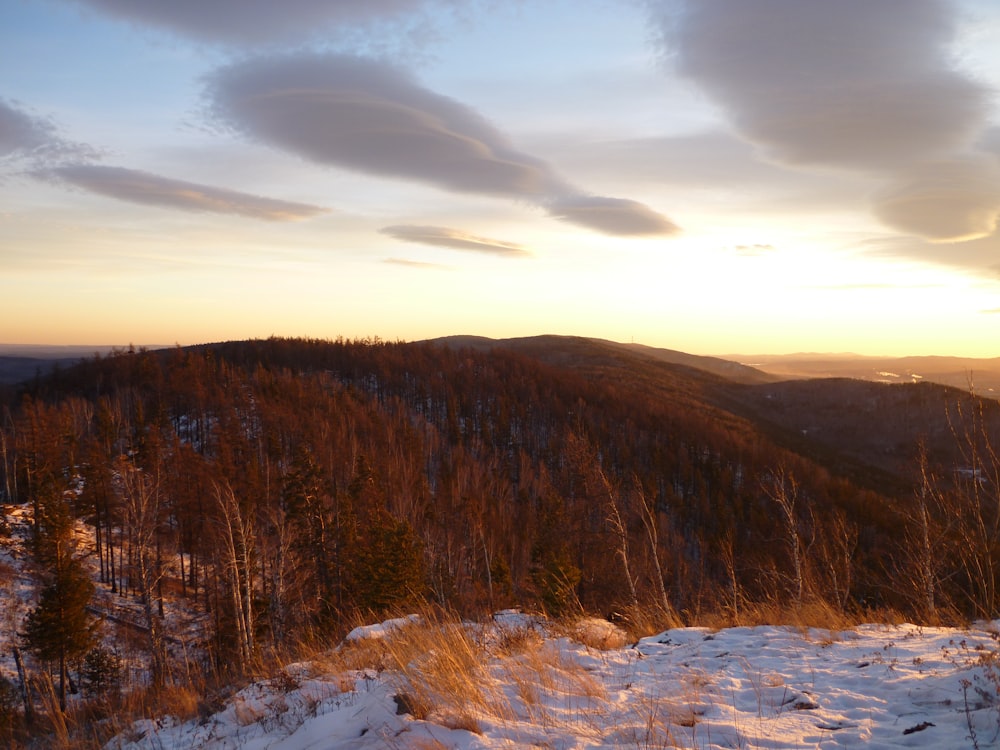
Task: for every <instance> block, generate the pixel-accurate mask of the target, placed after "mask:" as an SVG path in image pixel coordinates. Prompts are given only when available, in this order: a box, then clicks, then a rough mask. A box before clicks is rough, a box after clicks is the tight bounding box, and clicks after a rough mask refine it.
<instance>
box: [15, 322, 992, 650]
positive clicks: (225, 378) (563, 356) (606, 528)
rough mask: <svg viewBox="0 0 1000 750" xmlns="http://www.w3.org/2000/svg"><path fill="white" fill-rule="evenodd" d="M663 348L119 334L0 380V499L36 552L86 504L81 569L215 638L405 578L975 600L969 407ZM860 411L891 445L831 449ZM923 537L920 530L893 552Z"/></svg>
mask: <svg viewBox="0 0 1000 750" xmlns="http://www.w3.org/2000/svg"><path fill="white" fill-rule="evenodd" d="M669 359H670V358H669V357H665V356H663V355H662V354H661V353H650V352H647V351H643V350H641V349H635V348H629V347H623V346H621V345H615V344H610V343H608V342H600V341H593V340H588V339H576V338H557V337H546V338H541V339H529V340H514V341H510V342H494V343H491V344H489V345H486V343H485V342H483V341H478V342H470V341H464V342H463V341H456V340H452V341H445V342H420V343H386V342H380V341H334V342H331V341H318V340H297V339H275V338H272V339H268V340H257V341H245V342H228V343H220V344H213V345H206V346H200V347H192V348H186V349H184V348H176V349H171V350H161V351H155V352H148V351H136V352H118V353H114V354H112V355H110V356H106V357H94V358H93V359H90V360H87V361H86V362H84V363H82V364H80V365H78V366H76V367H73V368H68V369H66V370H62V371H59V372H58V373H55V374H54V375H53V376H51V377H50V378H47V379H42V380H37V381H34V382H33V383H32V386H31V388H30V390H29V392H28V393H24V394H20V396H19V397H18V398H16V399H12V400H11V403H10V404H9V405H8V406H7V407H6V408H5V410H4V414H3V420H2V427H3V432H2V437H3V443H2V455H0V459H2V461H3V464H2V466H0V471H2V475H0V480H2V481H0V492H3V493H4V495H6V496H7V499H8V500H9V502H12V503H14V502H16V503H29V504H31V506H32V507H33V510H34V513H35V518H36V519H42V520H41V521H36V527H35V535H36V538H37V540H38V541H37V546H38V548H39V549H43V548H44V547H45V544H44V538H45V537H46V535H48V534H50V533H56V531H53V529H57V528H58V527H59V526H58V524H55V523H54V522H52V523H49V522H48V521H44V519H52V518H60V517H64V516H66V515H71V516H73V517H76V518H79V519H83V520H84V521H86V523H87V524H89V525H90V527H91V528H93V529H94V531H95V534H94V536H93V541H92V544H93V545H94V548H93V549H92V550H88V551H89V552H91V553H93V554H92V557H91V559H92V560H93V561H94V565H95V568H94V575H95V576H96V577H99V579H100V580H99V581H98V583H100V584H103V585H105V586H109V587H112V588H113V589H114V590H116V591H119V592H121V593H123V594H125V593H130V594H134V595H137V596H140V597H141V598H142V599H143V600H144V601H147V602H148V601H149V600H150V598H151V597H152V598H154V599H157V600H159V601H162V598H161V597H162V596H163V594H162V588H158V589H156V590H152V589H150V588H149V584H148V581H147V583H143V581H144V580H146V579H144V578H142V577H141V576H140V577H138V578H137V577H136V576H137V573H136V570H137V568H136V565H137V562H136V561H143V565H145V566H152V568H151V570H152V573H151V575H152V578H151V579H150V580H155V581H157V582H158V584H157V585H158V586H159V585H161V583H162V582H163V581H168V582H169V586H168V590H171V591H175V592H178V594H179V595H180V596H181V597H185V598H187V599H189V600H190V603H191V606H195V607H198V608H202V609H204V610H205V612H206V613H207V614H209V615H211V617H210V618H209V619H208V620H207V621H209V622H212V623H215V626H214V638H215V639H214V641H213V644H214V648H215V649H216V653H218V654H224V653H229V652H230V651H237V652H241V653H247V652H249V650H251V649H252V648H260V647H262V645H264V644H269V643H270V644H276V643H278V642H285V641H286V640H287V639H288V638H290V637H296V636H303V635H304V634H306V633H315V632H318V631H322V630H324V629H332V630H336V629H340V628H343V627H345V625H346V624H347V623H350V622H353V620H352V618H353V617H354V616H355V615H356V613H358V612H365V613H371V612H376V613H377V612H383V611H387V610H391V609H394V608H397V607H400V606H403V605H404V604H405V603H406V602H409V601H411V600H412V599H414V598H429V599H431V600H433V601H436V602H438V603H441V604H443V605H445V606H447V607H450V608H453V609H455V610H457V611H460V612H476V611H485V610H489V609H496V608H499V607H504V606H511V605H522V606H526V607H532V608H540V609H544V610H546V611H549V612H552V613H559V612H566V611H574V610H578V609H580V608H582V609H585V610H587V611H591V612H596V613H601V614H606V613H609V612H612V611H618V612H635V611H638V610H640V609H642V608H650V607H652V608H656V609H657V610H658V611H662V612H670V613H673V614H674V615H678V613H683V614H681V615H679V616H681V617H686V618H689V619H693V618H696V617H697V616H698V615H699V613H702V614H704V613H707V612H730V613H734V612H739V611H741V610H742V609H743V608H746V607H747V606H750V605H751V604H752V603H757V604H760V603H765V604H769V605H771V604H773V605H775V606H788V607H798V606H800V605H802V604H803V603H804V602H806V601H820V602H822V603H824V604H825V605H828V606H830V607H833V608H835V609H839V610H845V611H857V610H858V609H859V608H861V607H883V606H884V607H892V608H894V609H895V610H897V611H900V612H903V613H905V614H906V615H907V616H908V617H913V618H916V619H921V618H923V619H928V618H931V617H933V616H936V614H935V613H936V612H937V611H939V609H940V608H944V609H945V611H950V612H955V613H962V614H967V615H977V614H991V615H992V614H995V606H996V604H997V600H996V596H997V593H996V592H997V591H998V590H1000V586H995V585H994V584H995V583H997V582H1000V577H996V576H994V573H993V571H996V570H998V566H997V561H996V560H995V559H994V557H995V556H996V555H997V554H998V553H997V551H996V549H995V546H996V545H995V544H993V543H992V542H990V543H989V544H987V543H986V542H983V544H984V547H983V550H982V555H980V557H978V558H975V559H973V558H972V557H970V555H972V554H973V553H976V554H978V553H979V552H980V550H977V549H975V548H974V546H973V542H970V540H969V539H968V538H966V537H967V533H966V532H968V533H970V534H971V533H972V531H971V530H972V529H973V528H974V527H975V528H979V527H983V525H984V524H986V525H990V524H993V525H994V526H995V524H996V523H997V522H998V520H1000V519H998V518H997V514H996V512H995V508H994V511H992V512H991V511H989V510H988V509H987V510H984V509H983V506H982V498H983V497H986V496H987V494H988V493H992V492H993V491H994V489H995V487H994V486H993V485H992V484H989V483H987V481H986V480H987V479H989V477H987V476H986V474H985V473H980V474H976V475H975V476H978V477H980V481H979V483H978V484H977V485H976V487H977V491H976V493H972V494H974V495H975V497H976V498H978V500H977V502H979V503H980V505H978V506H976V508H974V509H972V510H970V509H969V508H968V507H967V505H966V504H963V503H967V501H970V497H971V496H970V493H968V492H964V491H963V489H967V487H966V488H963V486H962V485H961V482H958V483H956V482H954V481H951V480H953V479H954V478H955V476H956V474H955V472H954V469H955V468H956V467H959V468H961V467H963V466H965V464H962V463H961V462H962V461H963V460H965V459H964V458H962V457H961V453H960V451H959V449H960V448H962V447H963V446H961V445H958V444H956V443H955V442H954V441H955V437H954V435H952V433H951V431H950V430H947V435H948V438H949V440H951V441H952V444H951V448H950V449H948V448H947V447H946V446H945V441H944V440H943V439H942V434H943V433H941V430H942V429H943V428H942V427H941V425H947V420H948V416H949V414H951V417H952V419H953V420H955V419H959V417H957V416H956V415H957V412H956V411H954V410H953V411H951V412H949V404H958V403H960V402H961V403H963V404H964V406H963V415H966V416H968V417H974V418H976V419H986V418H987V417H989V414H990V413H991V412H989V411H988V410H987V409H986V407H983V405H982V403H981V402H976V401H972V400H970V399H969V398H968V397H965V396H963V394H962V393H961V392H959V391H951V390H935V391H930V390H928V389H927V388H926V387H916V386H914V387H912V388H913V390H908V389H909V388H910V387H909V386H877V385H875V386H873V387H875V388H880V389H882V390H879V391H871V392H868V391H864V392H863V393H861V392H856V391H852V390H851V388H853V386H851V387H848V386H845V385H843V384H840V385H836V389H839V390H832V391H830V392H829V393H825V392H824V391H823V390H822V386H821V385H818V384H817V383H819V382H821V381H816V382H814V384H812V385H809V386H808V388H812V389H814V390H813V391H806V390H803V388H806V386H802V387H799V386H795V387H791V386H790V385H789V384H782V383H771V382H767V381H768V378H766V377H763V376H760V377H758V376H756V375H754V373H753V372H751V371H749V370H739V371H737V373H736V375H735V378H736V379H733V378H729V377H726V376H725V374H724V373H722V372H720V371H718V370H716V371H714V372H710V371H707V370H703V369H698V368H697V367H695V366H693V365H694V364H695V363H694V362H692V361H685V362H681V363H678V362H672V361H668V360H669ZM860 387H861V386H859V388H860ZM865 387H867V386H865ZM893 389H896V390H893ZM852 393H853V394H854V395H853V396H852V398H853V399H854V400H853V401H849V400H844V399H845V394H852ZM810 394H811V395H810ZM865 394H867V395H865ZM871 399H875V400H874V401H872V400H871ZM880 399H881V400H880ZM835 403H840V404H841V408H839V409H838V408H836V407H835V406H834V404H835ZM917 403H919V405H920V409H919V410H918V411H914V404H917ZM868 407H871V408H868ZM938 409H939V410H940V411H939V412H935V410H938ZM934 413H937V414H938V417H937V422H934V423H933V424H932V425H931V424H930V422H927V420H931V421H932V422H933V420H932V416H933V414H934ZM887 415H892V419H888V418H887ZM964 418H965V417H961V419H964ZM800 420H805V421H804V422H801V424H800ZM866 420H867V421H866ZM907 420H909V421H907ZM962 424H965V423H962ZM968 424H970V425H972V423H971V422H970V423H968ZM886 425H889V426H890V427H891V428H892V430H893V432H892V439H893V440H894V441H895V442H894V443H893V445H892V446H891V451H890V452H893V451H894V453H893V456H894V459H893V461H892V462H886V461H884V460H871V459H870V457H866V456H865V455H864V451H865V450H868V448H864V449H863V450H858V449H853V450H852V449H851V446H850V445H849V443H850V441H852V440H854V439H855V438H857V439H858V440H859V445H862V446H869V445H870V446H871V449H872V450H876V449H877V450H881V451H882V452H883V454H884V453H885V451H886V450H887V449H886V447H885V445H882V444H881V443H880V442H879V440H878V438H877V436H878V435H879V434H883V432H884V429H883V428H884V427H885V426H886ZM900 425H903V427H900ZM928 425H930V427H928ZM972 427H976V425H972ZM931 428H932V429H931ZM880 431H882V432H880ZM958 433H959V435H961V430H958ZM924 436H929V437H930V438H931V439H932V440H933V441H935V442H934V445H935V446H939V445H940V446H942V447H941V451H938V450H937V447H935V450H933V451H930V460H931V461H934V462H937V464H938V465H939V466H940V467H944V468H942V469H937V470H936V474H937V475H938V476H940V477H941V478H942V480H947V481H942V482H940V483H933V484H932V483H931V482H932V480H933V477H931V473H932V472H931V469H934V465H932V464H929V465H928V466H927V469H928V470H927V471H925V472H924V476H925V477H926V478H927V480H928V481H927V482H926V483H925V484H924V486H923V489H924V492H923V493H920V492H918V489H919V487H920V478H921V471H920V469H921V464H920V461H919V460H918V451H917V447H918V443H919V442H920V440H921V438H922V437H924ZM973 443H976V438H975V436H973ZM977 445H979V447H982V445H980V444H978V443H977ZM966 447H968V446H966ZM981 455H983V454H981ZM904 456H908V457H909V458H908V459H907V460H903V458H904ZM896 458H899V460H898V461H897V460H896ZM910 459H912V461H910ZM979 468H980V469H985V468H991V467H987V466H986V464H983V465H982V466H979ZM880 490H881V491H880ZM917 497H920V498H921V501H920V508H919V510H920V512H919V513H918V512H917V510H918V509H917V508H915V500H914V498H917ZM140 501H141V502H140ZM932 501H933V502H932ZM140 511H141V512H140ZM969 513H978V516H975V517H973V516H969ZM956 519H957V520H956ZM43 521H44V522H43ZM974 522H975V523H974ZM977 523H978V524H979V525H978V526H976V524H977ZM46 524H48V525H46ZM921 524H922V525H921ZM991 528H993V527H991ZM927 531H933V534H932V535H931V541H932V543H933V549H932V548H930V547H928V546H927V545H924V546H923V547H920V546H919V545H918V544H917V541H918V540H920V539H926V538H928V537H927V534H925V533H923V532H927ZM973 541H974V540H973ZM928 544H930V542H929V543H928ZM984 556H985V557H984ZM123 560H124V562H123ZM928 560H932V561H933V570H931V572H930V573H928V572H927V568H926V565H925V563H927V562H928ZM921 566H924V567H921ZM983 570H987V571H989V572H990V576H989V577H988V580H987V579H984V577H983V573H982V571H983ZM928 576H929V577H928ZM144 586H145V587H146V589H145V590H143V587H144ZM168 606H169V605H168ZM147 616H148V617H149V618H153V617H155V616H157V615H156V609H155V608H152V610H151V611H150V612H147Z"/></svg>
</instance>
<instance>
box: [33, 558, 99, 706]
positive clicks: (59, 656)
mask: <svg viewBox="0 0 1000 750" xmlns="http://www.w3.org/2000/svg"><path fill="white" fill-rule="evenodd" d="M93 594H94V584H93V582H91V580H90V578H89V576H88V575H87V573H86V571H85V570H84V569H83V566H82V565H81V564H80V562H79V561H78V560H76V559H74V558H71V557H66V558H63V559H62V560H60V562H59V564H58V565H57V566H56V567H55V568H54V570H53V571H52V578H51V580H50V581H49V582H48V583H47V584H46V585H45V587H44V588H43V589H42V594H41V598H40V600H39V602H38V606H37V607H35V609H33V610H32V611H31V612H30V613H29V614H28V618H27V621H26V623H25V630H24V634H23V636H24V640H25V643H26V645H27V646H28V648H29V649H31V651H32V652H33V653H34V654H35V655H36V656H37V657H38V658H39V659H41V660H42V661H44V662H48V663H50V664H56V665H58V669H59V707H60V708H61V709H63V710H65V709H66V677H67V670H68V668H69V664H70V662H72V661H75V660H76V659H79V658H80V657H82V656H83V655H84V654H85V653H87V651H89V650H90V649H91V648H92V647H93V645H94V643H95V641H96V630H97V623H96V621H95V620H94V618H93V617H92V616H91V614H90V613H89V612H88V611H87V605H88V604H90V599H91V597H92V596H93Z"/></svg>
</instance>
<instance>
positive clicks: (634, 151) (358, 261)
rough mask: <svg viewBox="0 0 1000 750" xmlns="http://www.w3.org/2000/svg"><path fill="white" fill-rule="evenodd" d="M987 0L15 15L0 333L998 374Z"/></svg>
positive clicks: (6, 10)
mask: <svg viewBox="0 0 1000 750" xmlns="http://www.w3.org/2000/svg"><path fill="white" fill-rule="evenodd" d="M998 87H1000V4H998V3H996V2H995V0H955V1H954V2H945V0H837V2H830V1H829V0H572V1H570V0H506V1H502V0H283V2H280V3H278V2H270V1H269V0H172V2H169V3H168V2H160V3H151V2H148V1H147V0H0V343H6V344H29V343H30V344H74V345H91V344H94V345H109V344H111V345H126V344H129V343H132V344H136V345H174V344H180V345H188V344H196V343H204V342H211V341H221V340H228V339H245V338H259V337H267V336H272V335H277V336H307V337H314V338H325V339H332V338H336V337H338V336H343V337H346V338H363V337H379V338H382V339H385V340H390V341H394V340H406V341H413V340H420V339H425V338H434V337H438V336H446V335H453V334H476V335H482V336H490V337H496V338H502V337H513V336H529V335H537V334H546V333H554V334H566V335H580V336H592V337H598V338H605V339H611V340H614V341H623V342H629V341H634V342H636V343H642V344H647V345H650V346H659V347H666V348H671V349H679V350H682V351H687V352H691V353H696V354H720V355H724V354H734V353H745V354H751V353H753V354H766V353H772V354H778V353H789V352H803V351H809V352H855V353H859V354H872V355H890V356H892V355H898V356H902V355H917V354H940V355H956V356H968V357H994V356H1000V337H998V336H997V332H998V330H1000V233H998V231H997V230H998V219H1000V99H998V97H997V90H998Z"/></svg>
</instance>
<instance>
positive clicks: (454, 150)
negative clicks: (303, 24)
mask: <svg viewBox="0 0 1000 750" xmlns="http://www.w3.org/2000/svg"><path fill="white" fill-rule="evenodd" d="M207 93H208V98H209V102H210V106H211V109H212V112H213V113H214V115H215V117H216V118H217V119H218V120H219V121H221V122H223V123H225V124H227V125H228V126H230V127H232V128H233V129H234V130H236V131H237V132H240V133H242V134H243V135H245V136H247V137H249V138H252V139H254V140H257V141H260V142H262V143H266V144H269V145H272V146H275V147H278V148H281V149H283V150H286V151H288V152H291V153H294V154H297V155H298V156H300V157H302V158H305V159H308V160H310V161H312V162H314V163H317V164H323V165H328V166H335V167H342V168H346V169H353V170H357V171H360V172H364V173H367V174H370V175H377V176H382V177H388V178H399V179H404V180H411V181H415V182H420V183H423V184H427V185H431V186H434V187H437V188H440V189H443V190H449V191H453V192H459V193H478V194H483V195H490V196H494V197H502V198H508V199H514V200H519V201H526V202H529V203H533V204H535V205H539V206H541V207H543V208H545V209H546V210H548V211H549V212H550V213H551V214H552V215H554V216H556V217H557V218H559V219H562V220H564V221H569V222H572V223H575V224H577V225H580V226H584V227H587V228H589V229H596V230H597V231H601V232H604V233H606V234H617V235H625V236H627V235H634V234H648V233H653V232H658V233H661V234H668V233H671V232H674V231H676V230H677V228H676V226H675V225H674V224H673V223H672V222H670V221H669V220H668V219H666V217H663V216H661V215H660V214H658V213H656V212H655V211H653V209H651V208H649V207H648V206H645V205H643V204H641V203H637V202H635V201H629V200H623V199H617V198H604V197H598V196H590V195H589V194H587V193H586V192H585V191H582V190H579V189H578V188H576V187H574V186H572V185H570V184H569V183H568V182H567V181H566V180H565V179H563V178H562V177H561V176H560V175H558V174H557V173H556V172H555V170H554V169H553V168H552V167H551V166H550V165H549V164H547V163H546V162H544V161H543V160H541V159H538V158H536V157H534V156H531V155H530V154H527V153H524V152H523V151H520V150H519V149H517V148H516V147H515V146H514V145H513V144H511V142H510V141H509V140H508V139H507V137H506V136H505V135H504V134H503V133H501V132H500V131H499V130H498V129H497V128H496V127H494V126H493V125H492V124H491V123H489V122H488V121H487V120H486V119H485V118H483V117H482V116H481V115H479V114H478V113H477V112H476V111H474V110H473V109H471V108H470V107H467V106H465V105H464V104H462V103H460V102H457V101H455V100H454V99H450V98H448V97H446V96H443V95H441V94H438V93H436V92H434V91H431V90H429V89H427V88H425V87H423V86H421V85H420V84H419V83H417V82H416V81H415V80H414V79H413V78H412V77H411V76H410V75H409V74H408V73H406V72H405V71H403V70H402V69H400V68H397V67H395V66H392V65H389V64H387V63H383V62H378V61H374V60H370V59H366V58H360V57H354V56H347V55H322V54H310V53H301V54H295V55H275V56H264V57H259V58H257V59H253V60H246V61H242V62H239V63H236V64H234V65H230V66H228V67H225V68H222V69H221V70H219V71H217V72H216V73H215V74H214V75H213V76H212V77H211V78H210V80H209V84H208V89H207Z"/></svg>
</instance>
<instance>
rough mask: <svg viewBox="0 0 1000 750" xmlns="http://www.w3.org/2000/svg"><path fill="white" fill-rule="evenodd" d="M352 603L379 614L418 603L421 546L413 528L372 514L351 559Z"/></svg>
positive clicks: (385, 515)
mask: <svg viewBox="0 0 1000 750" xmlns="http://www.w3.org/2000/svg"><path fill="white" fill-rule="evenodd" d="M353 573H354V575H353V583H354V587H355V589H354V594H355V603H356V604H357V605H358V607H360V608H361V609H362V610H363V611H366V612H372V613H374V614H383V613H385V612H388V611H389V610H391V609H392V608H393V607H396V606H401V605H405V604H408V603H412V602H414V601H416V600H418V599H419V598H420V597H421V595H422V594H423V591H424V558H423V545H422V544H421V542H420V539H419V538H418V536H417V534H416V532H415V531H414V530H413V527H412V526H410V524H409V523H407V522H406V521H405V520H397V519H396V518H393V517H392V516H391V515H390V514H389V513H388V512H387V511H384V510H378V511H376V512H374V513H373V514H372V518H371V521H370V524H369V526H368V530H367V534H366V536H365V538H364V539H363V540H362V543H361V544H360V545H359V547H358V550H357V554H356V555H355V559H354V570H353Z"/></svg>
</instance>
